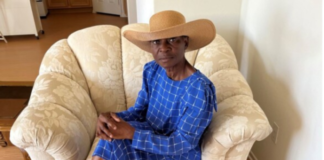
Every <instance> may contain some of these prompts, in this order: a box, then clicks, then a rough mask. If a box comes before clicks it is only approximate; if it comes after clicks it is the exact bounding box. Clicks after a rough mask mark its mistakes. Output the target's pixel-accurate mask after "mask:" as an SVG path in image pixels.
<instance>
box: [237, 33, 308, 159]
mask: <svg viewBox="0 0 324 160" xmlns="http://www.w3.org/2000/svg"><path fill="white" fill-rule="evenodd" d="M240 37H243V36H242V35H240ZM243 39H244V41H243V45H242V48H238V49H239V50H241V55H236V56H237V58H238V59H237V60H238V62H239V64H240V68H241V70H242V73H243V75H244V76H245V78H246V79H247V81H248V83H249V85H250V86H251V89H252V91H253V95H254V99H255V101H256V102H257V103H258V104H259V105H260V107H261V108H262V109H263V110H264V112H265V114H266V115H267V117H268V119H269V122H270V124H271V125H272V127H273V128H274V126H273V122H276V123H277V124H278V126H279V136H278V140H277V144H274V142H273V141H272V140H271V136H272V134H273V133H272V134H271V135H270V136H269V137H267V138H266V139H265V140H263V141H261V142H256V143H255V144H254V146H253V148H252V151H253V153H254V154H255V155H256V157H257V158H258V159H260V160H286V159H288V157H287V156H288V152H289V148H290V147H291V145H292V144H291V141H292V138H293V136H294V135H295V133H296V132H298V131H299V130H300V129H301V127H302V125H305V124H302V120H301V116H300V115H299V113H298V111H297V109H296V104H295V103H294V100H293V99H292V96H291V92H290V90H289V88H288V86H287V84H285V83H284V82H282V81H281V80H280V79H279V78H276V77H275V75H271V74H269V73H268V72H267V69H266V67H265V63H264V61H263V59H262V58H261V55H260V52H259V51H258V49H257V48H255V47H254V45H253V43H252V42H251V41H249V40H248V39H247V37H243Z"/></svg>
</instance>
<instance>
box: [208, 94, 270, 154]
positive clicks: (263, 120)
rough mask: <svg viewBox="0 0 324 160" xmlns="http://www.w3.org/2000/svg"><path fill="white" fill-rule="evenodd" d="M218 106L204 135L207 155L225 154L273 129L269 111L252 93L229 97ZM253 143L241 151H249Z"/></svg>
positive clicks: (263, 136)
mask: <svg viewBox="0 0 324 160" xmlns="http://www.w3.org/2000/svg"><path fill="white" fill-rule="evenodd" d="M218 109H219V110H218V112H217V113H215V114H214V116H213V120H212V122H211V124H210V126H209V127H208V129H207V131H206V133H205V135H204V139H203V144H202V151H203V156H205V157H212V156H214V157H215V156H220V155H221V156H223V157H225V156H226V154H227V151H228V150H229V149H230V148H232V147H234V146H235V145H238V144H241V143H244V142H246V141H256V140H258V141H261V140H263V139H264V138H266V137H267V136H268V135H269V134H270V133H271V132H272V128H271V126H270V124H269V122H268V119H267V117H266V115H265V114H264V112H263V111H262V109H261V108H260V107H259V105H258V104H257V103H256V102H255V101H254V100H253V99H252V97H250V96H247V95H237V96H233V97H229V98H227V99H225V100H223V101H222V102H221V103H220V104H218ZM252 144H253V143H252ZM251 147H252V145H250V146H249V147H247V148H246V149H242V152H243V151H247V152H249V151H250V148H251ZM211 155H212V156H211ZM206 159H210V158H206ZM212 159H215V158H212Z"/></svg>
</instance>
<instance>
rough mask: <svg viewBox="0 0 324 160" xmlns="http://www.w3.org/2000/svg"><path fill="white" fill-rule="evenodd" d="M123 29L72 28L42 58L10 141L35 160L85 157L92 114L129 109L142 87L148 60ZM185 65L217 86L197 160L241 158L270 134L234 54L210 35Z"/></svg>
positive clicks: (92, 134) (91, 143)
mask: <svg viewBox="0 0 324 160" xmlns="http://www.w3.org/2000/svg"><path fill="white" fill-rule="evenodd" d="M125 29H133V30H141V31H145V30H148V26H147V25H145V24H132V25H128V26H125V27H124V28H123V29H119V28H117V27H115V26H109V25H102V26H95V27H90V28H86V29H82V30H79V31H77V32H75V33H73V34H71V35H70V36H69V37H68V39H63V40H60V41H58V42H56V43H55V44H54V45H53V46H52V47H51V48H50V49H49V50H48V51H47V53H46V54H45V56H44V58H43V61H42V64H41V67H40V71H39V76H38V77H37V79H36V81H35V84H34V88H33V91H32V94H31V97H30V101H29V104H28V106H27V107H26V108H25V109H24V110H23V112H22V113H21V114H20V115H19V117H18V118H17V120H16V122H15V123H14V125H13V127H12V129H11V137H10V140H11V141H12V143H13V144H15V145H16V146H18V147H20V148H23V149H25V150H26V151H27V152H28V154H29V155H30V157H31V158H32V159H33V160H34V159H35V160H36V159H39V160H51V159H62V160H84V159H91V154H92V152H93V149H94V147H95V146H96V143H97V142H98V139H97V138H95V127H96V120H97V116H98V113H101V112H107V111H114V112H119V111H123V110H126V109H127V108H129V107H131V106H132V105H133V104H134V102H135V99H136V97H137V92H138V91H139V90H140V88H141V83H142V70H143V66H144V64H145V63H146V62H149V61H151V60H153V58H152V56H151V54H150V53H147V52H144V51H143V50H141V49H139V48H138V47H136V46H135V45H133V44H131V43H130V42H129V41H128V40H126V39H125V38H123V37H122V36H121V33H122V32H123V30H125ZM186 58H187V60H188V61H189V62H190V63H191V64H193V65H194V66H195V67H196V68H197V69H199V70H200V71H201V72H202V73H204V74H205V75H206V76H207V77H209V78H210V79H211V80H212V82H213V83H214V84H215V86H216V91H217V93H216V94H217V103H218V112H216V113H215V114H214V117H213V120H212V123H211V124H210V126H209V128H208V129H207V131H206V133H205V134H204V136H203V143H202V154H203V155H202V157H203V159H204V160H246V159H247V156H248V154H249V151H250V149H251V147H252V145H253V144H254V142H255V141H257V140H258V141H260V140H263V139H264V138H266V137H267V136H268V135H269V134H270V133H271V131H272V129H271V126H270V125H269V122H268V120H267V117H266V115H265V114H264V112H263V111H262V109H261V108H260V107H259V105H258V104H257V103H256V102H255V101H254V100H253V95H252V92H251V89H250V87H249V85H248V84H247V82H246V81H245V79H244V78H243V76H242V75H241V73H240V72H239V71H238V66H237V62H236V59H235V55H234V53H233V51H232V49H231V48H230V46H229V45H228V44H227V42H226V41H225V40H224V39H223V38H222V37H221V36H220V35H217V36H216V38H215V40H214V41H213V42H212V43H211V44H209V45H208V46H206V47H204V48H202V49H199V50H196V51H191V52H188V53H186Z"/></svg>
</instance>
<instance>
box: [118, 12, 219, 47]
mask: <svg viewBox="0 0 324 160" xmlns="http://www.w3.org/2000/svg"><path fill="white" fill-rule="evenodd" d="M149 26H150V31H149V32H139V31H133V30H126V31H125V32H124V37H125V38H126V39H128V40H129V41H131V42H132V43H134V44H135V45H136V46H138V47H139V48H141V49H143V50H145V51H147V52H151V47H150V41H152V40H157V39H165V38H171V37H178V36H188V37H189V45H188V48H187V50H186V51H191V50H196V49H199V48H202V47H204V46H206V45H207V44H209V43H210V42H211V41H212V40H213V39H214V38H215V36H216V29H215V26H214V24H213V23H212V22H211V21H210V20H207V19H199V20H195V21H191V22H187V23H186V20H185V17H184V16H183V15H182V14H181V13H179V12H176V11H162V12H158V13H156V14H154V15H153V16H152V17H151V18H150V24H149Z"/></svg>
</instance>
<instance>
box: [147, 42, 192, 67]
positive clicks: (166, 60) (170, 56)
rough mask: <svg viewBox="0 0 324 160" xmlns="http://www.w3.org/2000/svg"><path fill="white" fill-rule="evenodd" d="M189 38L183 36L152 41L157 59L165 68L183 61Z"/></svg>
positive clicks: (153, 52)
mask: <svg viewBox="0 0 324 160" xmlns="http://www.w3.org/2000/svg"><path fill="white" fill-rule="evenodd" d="M188 40H189V38H188V37H187V36H181V37H172V38H166V39H157V40H153V41H150V43H151V50H152V54H153V57H154V59H155V61H156V62H157V63H158V64H159V65H160V66H161V67H163V68H165V69H168V68H171V67H175V66H176V65H177V64H179V63H181V62H183V60H184V59H185V57H184V54H185V50H186V49H187V46H188Z"/></svg>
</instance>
